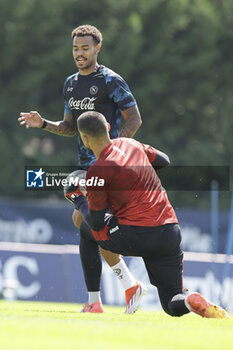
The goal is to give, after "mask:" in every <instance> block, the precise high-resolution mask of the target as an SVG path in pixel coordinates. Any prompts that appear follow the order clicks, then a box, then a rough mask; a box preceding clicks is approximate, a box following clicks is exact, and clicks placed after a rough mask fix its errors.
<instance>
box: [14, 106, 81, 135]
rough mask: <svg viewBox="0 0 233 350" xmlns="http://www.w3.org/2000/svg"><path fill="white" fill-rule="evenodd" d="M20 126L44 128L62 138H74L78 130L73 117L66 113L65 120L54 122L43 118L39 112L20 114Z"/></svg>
mask: <svg viewBox="0 0 233 350" xmlns="http://www.w3.org/2000/svg"><path fill="white" fill-rule="evenodd" d="M18 121H19V124H20V125H25V126H26V128H42V129H44V130H46V131H49V132H51V133H53V134H57V135H61V136H70V137H72V136H74V135H75V134H76V133H77V130H76V128H75V126H74V123H73V118H72V115H71V114H69V113H66V112H65V113H64V118H63V120H61V121H58V122H53V121H50V120H47V119H44V118H42V116H41V115H40V114H39V113H38V112H37V111H31V112H29V113H24V112H22V113H20V117H19V118H18Z"/></svg>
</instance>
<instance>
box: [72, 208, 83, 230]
mask: <svg viewBox="0 0 233 350" xmlns="http://www.w3.org/2000/svg"><path fill="white" fill-rule="evenodd" d="M72 221H73V224H74V226H76V227H77V228H80V225H81V223H82V221H83V217H82V214H81V212H80V211H79V210H77V209H74V211H73V215H72Z"/></svg>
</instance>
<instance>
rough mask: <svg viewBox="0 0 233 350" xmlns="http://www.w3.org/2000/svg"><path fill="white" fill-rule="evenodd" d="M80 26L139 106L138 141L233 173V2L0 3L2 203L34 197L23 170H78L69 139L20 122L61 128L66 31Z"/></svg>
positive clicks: (68, 49)
mask: <svg viewBox="0 0 233 350" xmlns="http://www.w3.org/2000/svg"><path fill="white" fill-rule="evenodd" d="M86 23H89V24H93V25H95V26H97V27H98V28H99V29H100V30H101V31H102V33H103V37H104V41H103V47H102V50H101V52H100V55H99V60H98V62H99V63H101V64H104V65H106V66H109V67H110V68H112V69H113V70H115V71H116V72H118V73H119V74H120V75H122V76H123V77H124V78H125V79H126V81H127V82H128V83H129V85H130V87H131V90H132V92H133V93H134V95H135V97H136V99H137V102H138V105H139V108H140V111H141V115H142V118H143V125H142V127H141V129H140V131H139V132H138V134H137V135H136V138H137V139H139V140H140V141H142V142H144V143H149V144H151V145H153V146H154V147H156V148H158V149H161V150H163V151H164V152H166V153H167V154H168V155H169V157H170V159H171V162H172V164H173V165H231V164H232V159H233V147H232V141H231V139H232V127H233V120H232V119H233V118H232V111H233V89H232V76H233V31H232V28H233V1H231V0H225V1H222V0H146V1H141V0H98V1H92V0H49V1H48V0H39V1H38V0H14V1H8V0H1V1H0V28H1V41H0V51H1V65H0V84H1V95H0V99H1V108H0V120H1V122H0V125H1V128H0V149H1V173H0V180H1V181H0V191H1V196H8V197H9V196H11V197H15V196H18V197H27V196H31V195H32V194H31V193H28V192H25V190H24V166H25V165H40V164H41V165H75V164H76V139H75V138H66V137H60V136H56V135H52V134H49V133H47V132H44V131H42V130H38V129H28V130H26V129H24V127H20V126H19V125H18V122H17V118H18V116H19V113H20V112H21V111H30V110H38V111H39V112H40V113H41V114H42V115H43V116H44V117H46V118H47V119H51V120H54V121H56V120H61V119H62V118H63V96H62V88H63V83H64V81H65V78H66V77H67V76H68V75H70V74H72V73H74V72H75V71H76V67H75V64H74V62H73V58H72V42H71V31H72V29H73V28H75V27H76V26H78V25H81V24H86ZM44 195H46V196H48V192H45V194H44ZM60 195H61V196H62V194H59V196H60ZM192 196H194V197H195V196H196V195H194V194H193V195H192ZM192 196H191V197H192ZM225 196H226V197H227V196H228V195H227V194H225ZM176 197H177V195H176ZM178 197H179V198H180V199H181V198H182V200H186V202H187V204H190V205H191V204H192V203H189V200H188V199H187V196H185V198H186V199H185V198H183V197H182V196H178ZM194 197H193V198H194ZM200 197H201V196H200ZM193 198H192V200H194V199H193ZM195 198H196V197H195Z"/></svg>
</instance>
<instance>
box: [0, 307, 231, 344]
mask: <svg viewBox="0 0 233 350" xmlns="http://www.w3.org/2000/svg"><path fill="white" fill-rule="evenodd" d="M80 309H81V305H77V304H57V303H41V302H20V301H17V302H6V301H1V302H0V349H1V350H47V349H49V350H53V349H56V350H66V349H69V350H73V349H80V350H86V349H88V350H89V349H90V350H92V349H95V350H100V349H101V350H103V349H108V350H115V349H117V350H126V349H127V350H131V349H132V350H134V349H135V350H137V349H140V350H144V349H146V350H147V349H156V350H160V349H166V350H168V349H169V350H171V349H172V350H176V349H179V350H183V349H188V350H199V349H211V350H220V349H224V350H228V349H229V350H230V349H233V318H232V319H230V320H217V319H204V318H201V317H198V316H196V315H194V314H188V315H186V316H183V317H180V318H172V317H170V316H168V315H166V314H165V313H164V312H163V311H161V312H148V311H142V310H139V311H138V312H137V313H135V314H134V315H125V314H124V308H121V307H109V306H105V307H104V309H105V312H104V313H103V314H88V313H86V314H84V313H79V312H78V311H79V310H80Z"/></svg>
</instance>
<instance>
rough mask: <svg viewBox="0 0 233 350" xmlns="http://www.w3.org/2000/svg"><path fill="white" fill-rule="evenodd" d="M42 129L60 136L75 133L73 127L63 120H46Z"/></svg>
mask: <svg viewBox="0 0 233 350" xmlns="http://www.w3.org/2000/svg"><path fill="white" fill-rule="evenodd" d="M44 130H47V131H49V132H51V133H53V134H57V135H61V136H70V137H71V136H74V135H75V134H76V130H75V128H73V127H72V126H71V125H69V124H68V123H67V122H66V121H65V120H62V121H59V122H51V121H48V120H47V125H46V128H45V129H44Z"/></svg>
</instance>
